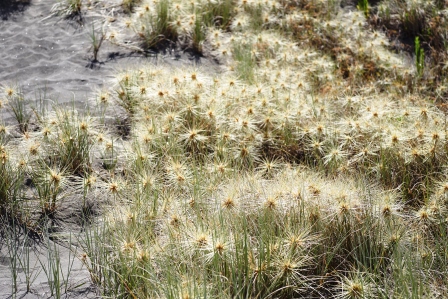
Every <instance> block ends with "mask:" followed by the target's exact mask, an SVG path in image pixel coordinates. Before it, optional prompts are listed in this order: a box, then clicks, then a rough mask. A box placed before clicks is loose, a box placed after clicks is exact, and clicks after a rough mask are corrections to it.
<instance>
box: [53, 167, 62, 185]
mask: <svg viewBox="0 0 448 299" xmlns="http://www.w3.org/2000/svg"><path fill="white" fill-rule="evenodd" d="M61 180H62V174H61V173H60V172H57V171H56V170H52V169H51V170H50V182H52V183H53V184H54V185H56V186H58V185H59V183H60V182H61Z"/></svg>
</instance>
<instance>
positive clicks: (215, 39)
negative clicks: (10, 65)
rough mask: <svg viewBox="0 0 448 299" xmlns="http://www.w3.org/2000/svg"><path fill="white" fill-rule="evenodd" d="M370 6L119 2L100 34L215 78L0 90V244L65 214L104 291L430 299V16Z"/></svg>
mask: <svg viewBox="0 0 448 299" xmlns="http://www.w3.org/2000/svg"><path fill="white" fill-rule="evenodd" d="M371 2H372V3H369V1H367V0H360V1H348V0H347V1H342V0H332V1H327V0H325V1H324V0H300V1H299V0H297V1H294V0H238V1H235V0H208V1H207V0H192V1H189V2H187V1H181V0H154V1H145V0H143V1H133V0H124V1H123V6H122V9H123V13H122V18H120V19H118V20H116V21H115V20H114V22H113V23H111V24H110V27H109V28H110V30H109V31H108V32H107V34H106V37H105V38H107V39H106V40H105V42H111V43H114V44H117V45H123V46H126V47H133V48H135V49H136V50H137V51H139V52H142V53H143V52H148V51H153V50H154V49H161V48H170V47H172V46H173V45H177V46H179V47H182V49H183V50H185V51H193V52H194V53H198V54H200V55H204V56H205V57H209V58H210V59H215V60H216V61H218V62H219V64H220V65H221V67H222V71H221V72H220V73H212V72H210V71H209V70H207V69H203V68H201V66H200V65H198V66H197V67H196V68H192V67H184V68H180V69H172V68H167V67H165V66H163V64H159V65H149V64H148V65H145V66H141V67H140V68H138V69H129V70H123V71H122V72H120V73H118V74H117V76H116V79H115V80H114V83H113V84H111V87H110V88H109V89H104V90H100V91H98V92H97V93H96V94H94V95H92V97H91V98H90V99H89V103H88V104H89V109H88V110H87V109H86V110H77V109H75V108H64V107H60V106H57V105H55V106H53V107H45V106H43V105H37V104H33V103H31V102H28V101H27V100H26V99H24V98H23V95H22V93H21V91H20V87H19V86H14V85H4V86H3V97H2V102H1V107H2V110H4V111H7V112H9V113H11V114H12V115H13V116H14V119H15V120H16V121H17V122H16V123H11V124H6V123H5V124H3V125H1V126H0V144H1V146H0V162H1V163H0V211H1V213H2V215H3V222H4V223H5V224H9V225H6V226H4V227H5V228H4V233H3V236H7V235H8V234H7V233H6V231H9V230H11V229H10V228H9V227H11V224H13V226H14V229H17V227H18V229H20V230H22V231H25V232H27V233H30V234H35V235H37V236H38V237H39V236H42V235H45V234H46V233H48V231H49V230H51V228H52V227H59V226H60V225H62V224H61V223H64V221H65V218H64V217H66V215H67V213H68V212H69V214H70V215H72V217H73V218H76V219H77V221H78V225H79V226H80V227H82V228H83V229H82V232H81V233H80V234H79V236H80V237H79V240H78V243H79V244H80V245H79V246H80V248H82V252H83V254H82V255H81V256H80V257H79V258H80V259H81V260H82V262H83V263H84V264H85V266H86V268H87V269H88V270H89V273H90V277H91V281H92V283H93V284H94V285H95V286H96V287H97V291H98V293H99V294H100V295H101V296H104V297H106V298H182V299H187V298H341V299H342V298H446V297H447V296H448V290H447V286H446V283H445V282H446V281H447V279H448V264H447V259H448V247H447V244H448V236H447V233H448V230H447V229H448V226H447V221H448V218H447V217H448V210H447V204H448V170H447V166H448V162H447V161H448V142H447V141H448V140H447V114H446V103H445V101H446V96H447V87H448V85H447V81H446V72H447V67H446V62H447V48H446V41H447V37H446V32H447V29H448V10H446V9H445V2H444V1H439V0H433V1H427V0H409V1H399V0H382V1H371ZM77 7H78V6H77ZM79 7H80V10H81V12H80V13H82V9H83V7H82V6H81V5H80V6H79ZM129 38H131V41H132V42H129V40H128V39H129ZM98 50H99V49H98ZM24 182H26V184H25V183H24ZM67 211H68V212H67ZM73 215H74V216H73ZM54 229H55V228H54ZM54 294H55V296H56V295H57V294H58V293H56V292H55V293H54Z"/></svg>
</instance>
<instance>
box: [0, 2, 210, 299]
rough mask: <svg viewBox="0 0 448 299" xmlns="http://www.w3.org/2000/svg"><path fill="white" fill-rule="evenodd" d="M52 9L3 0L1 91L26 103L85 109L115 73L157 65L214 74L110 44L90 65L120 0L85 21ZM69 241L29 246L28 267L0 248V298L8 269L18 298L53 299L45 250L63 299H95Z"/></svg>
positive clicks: (5, 294) (177, 59)
mask: <svg viewBox="0 0 448 299" xmlns="http://www.w3.org/2000/svg"><path fill="white" fill-rule="evenodd" d="M55 3H56V1H52V0H0V54H1V55H0V87H1V86H3V87H4V86H19V87H20V88H21V89H22V91H23V92H24V94H25V97H26V99H28V100H30V101H36V100H37V99H42V100H45V101H50V102H55V103H56V102H58V103H74V104H75V105H76V106H78V107H85V106H86V103H87V99H88V98H89V97H90V96H91V93H92V91H95V90H100V89H102V88H105V87H108V86H109V85H110V82H111V79H112V78H113V77H114V74H116V73H117V71H119V70H122V69H124V68H128V67H132V66H135V65H142V64H144V63H162V64H163V65H166V66H167V67H179V66H182V65H197V66H198V67H201V68H205V69H209V70H210V69H217V65H216V64H215V63H213V62H211V60H207V59H204V58H201V57H195V56H193V55H191V54H187V53H183V52H182V51H174V52H170V53H169V54H157V55H149V56H148V55H142V54H137V53H133V52H132V51H130V50H129V49H126V48H122V47H118V46H115V45H112V44H110V43H108V42H105V43H104V44H103V46H102V47H101V49H100V53H99V59H98V60H99V63H92V52H91V51H90V50H89V48H90V45H91V44H90V36H89V33H90V32H91V30H92V28H93V27H92V26H93V25H92V24H94V23H98V22H101V21H102V20H103V19H104V18H105V17H120V16H123V15H122V14H121V12H120V10H121V9H120V7H119V6H117V4H119V3H120V1H119V0H108V1H97V2H90V3H89V6H91V9H90V10H87V9H85V13H84V15H83V22H82V23H80V22H78V21H77V20H67V19H64V18H63V17H61V16H57V15H54V16H51V8H52V6H53V5H54V4H55ZM49 16H50V17H49ZM0 122H5V123H10V122H13V119H12V117H11V115H9V114H8V113H5V112H3V113H2V114H0ZM67 243H68V242H65V243H64V242H62V243H60V242H58V243H53V242H52V241H49V242H48V243H47V244H43V245H40V246H33V247H32V248H29V251H30V257H29V266H27V267H28V269H27V267H24V265H23V264H20V262H19V263H18V264H17V265H16V266H14V263H13V260H12V259H11V258H10V254H9V253H8V251H9V250H10V249H11V247H10V246H8V245H7V244H1V247H0V298H13V297H14V296H13V295H12V287H11V284H12V275H11V273H12V272H11V269H12V268H13V267H17V269H18V277H17V282H18V290H19V291H18V294H16V295H17V296H16V297H17V298H49V297H51V296H50V295H51V292H50V285H51V279H49V274H48V273H45V271H44V268H48V264H49V261H53V262H54V261H55V260H56V259H55V257H54V256H51V254H50V253H51V252H50V251H49V250H48V248H49V247H50V248H53V247H54V248H56V249H57V251H58V252H59V257H60V261H61V266H60V269H61V270H60V275H61V276H63V277H65V278H67V277H68V283H67V292H66V293H65V294H64V295H63V296H62V297H63V298H94V297H96V292H95V288H94V287H93V286H92V285H91V282H90V279H89V274H88V272H87V270H86V269H85V268H83V265H82V263H81V262H80V260H79V259H78V258H76V255H78V254H80V253H81V252H80V250H79V249H78V248H77V247H76V245H75V244H71V245H68V244H67ZM16 246H19V247H18V248H19V249H18V250H19V251H23V250H24V248H25V247H24V246H23V244H22V245H21V244H16ZM68 248H70V250H69V249H68ZM16 261H17V260H16ZM23 262H25V260H22V263H23ZM45 265H46V266H45ZM27 273H28V276H30V277H31V278H32V279H31V280H32V283H31V292H27V291H26V277H27ZM50 275H51V274H50ZM64 289H65V288H64Z"/></svg>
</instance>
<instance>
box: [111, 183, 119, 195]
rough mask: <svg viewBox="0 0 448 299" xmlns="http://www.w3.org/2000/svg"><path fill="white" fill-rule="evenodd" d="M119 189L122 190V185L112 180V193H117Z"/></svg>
mask: <svg viewBox="0 0 448 299" xmlns="http://www.w3.org/2000/svg"><path fill="white" fill-rule="evenodd" d="M119 190H120V187H119V185H118V183H116V182H111V183H110V184H109V191H110V192H111V193H112V194H117V193H118V191H119Z"/></svg>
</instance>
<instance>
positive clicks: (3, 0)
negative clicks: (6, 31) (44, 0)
mask: <svg viewBox="0 0 448 299" xmlns="http://www.w3.org/2000/svg"><path fill="white" fill-rule="evenodd" d="M30 3H31V0H0V19H1V20H7V19H8V18H9V17H10V16H11V15H13V14H14V13H17V12H23V11H24V10H25V9H26V7H27V6H28V5H30Z"/></svg>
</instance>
